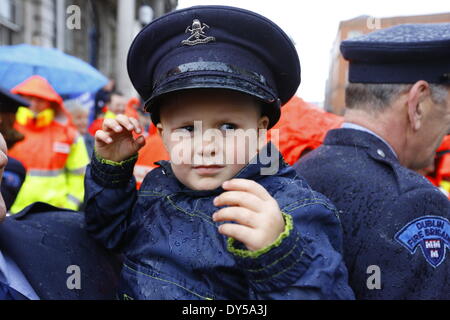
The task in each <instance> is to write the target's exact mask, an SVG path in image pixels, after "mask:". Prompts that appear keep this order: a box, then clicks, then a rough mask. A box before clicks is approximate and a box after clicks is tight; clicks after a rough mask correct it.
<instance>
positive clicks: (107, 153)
mask: <svg viewBox="0 0 450 320" xmlns="http://www.w3.org/2000/svg"><path fill="white" fill-rule="evenodd" d="M133 131H135V132H136V133H137V134H140V133H141V132H142V130H141V129H140V127H139V123H138V121H137V120H136V119H134V118H129V117H127V116H125V115H122V114H121V115H118V116H117V117H116V118H115V119H105V120H104V121H103V127H102V130H98V131H97V132H96V133H95V151H96V152H97V154H98V155H99V156H100V157H101V158H103V159H106V160H111V161H115V162H121V161H123V160H126V159H129V158H130V157H132V156H133V155H135V154H136V152H138V151H139V149H141V148H142V147H143V146H144V145H145V138H144V137H143V136H139V137H137V138H136V139H134V138H133Z"/></svg>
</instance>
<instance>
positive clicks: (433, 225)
mask: <svg viewBox="0 0 450 320" xmlns="http://www.w3.org/2000/svg"><path fill="white" fill-rule="evenodd" d="M395 240H397V241H398V242H400V244H402V245H403V246H404V247H406V248H407V249H408V251H409V252H410V253H411V254H414V253H415V252H416V249H417V247H418V246H420V249H421V250H422V253H423V255H424V257H425V259H426V260H427V262H428V263H429V264H430V265H431V266H432V267H433V268H436V267H438V266H439V265H440V264H441V263H442V262H443V261H444V260H445V253H446V252H445V251H446V247H447V248H449V249H450V223H449V221H448V220H447V219H445V218H443V217H439V216H423V217H420V218H418V219H415V220H413V221H411V222H409V223H408V224H407V225H406V226H404V227H403V228H402V229H401V230H400V231H399V232H397V234H396V235H395Z"/></svg>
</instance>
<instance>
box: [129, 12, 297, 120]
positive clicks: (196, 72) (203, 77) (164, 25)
mask: <svg viewBox="0 0 450 320" xmlns="http://www.w3.org/2000/svg"><path fill="white" fill-rule="evenodd" d="M127 66H128V74H129V76H130V79H131V82H132V83H133V85H134V87H135V88H136V90H137V91H138V93H139V94H140V95H141V97H142V98H143V99H144V101H145V109H146V110H147V111H149V112H150V113H151V115H152V120H153V122H155V123H157V122H158V121H159V119H158V112H157V108H156V107H155V105H156V104H157V103H156V102H157V100H158V98H160V97H162V96H163V95H164V94H167V93H170V92H174V91H180V90H186V89H196V88H219V89H229V90H235V91H239V92H243V93H246V94H249V95H252V96H254V97H256V98H257V99H259V100H260V101H262V102H264V103H265V104H264V108H263V113H264V114H266V115H267V116H268V117H269V119H270V124H269V126H270V127H271V126H273V125H274V124H275V123H276V122H277V121H278V119H279V117H280V106H281V105H283V104H285V103H286V102H287V101H289V99H290V98H291V97H292V96H293V95H294V94H295V92H296V91H297V88H298V86H299V84H300V62H299V58H298V55H297V51H296V49H295V46H294V44H293V43H292V41H291V40H290V39H289V37H288V36H287V35H286V33H284V32H283V30H281V28H280V27H278V26H277V25H276V24H275V23H273V22H272V21H270V20H269V19H267V18H265V17H263V16H261V15H259V14H256V13H254V12H251V11H248V10H244V9H240V8H234V7H227V6H196V7H191V8H187V9H182V10H178V11H174V12H171V13H169V14H166V15H164V16H162V17H160V18H158V19H156V20H154V21H153V22H151V23H150V24H149V25H147V26H146V27H145V28H144V29H143V30H142V31H141V32H140V33H139V34H138V35H137V37H136V38H135V40H134V42H133V43H132V45H131V48H130V51H129V53H128V63H127Z"/></svg>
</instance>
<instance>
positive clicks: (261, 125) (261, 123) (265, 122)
mask: <svg viewBox="0 0 450 320" xmlns="http://www.w3.org/2000/svg"><path fill="white" fill-rule="evenodd" d="M268 127H269V117H268V116H262V117H261V118H259V120H258V129H267V128H268Z"/></svg>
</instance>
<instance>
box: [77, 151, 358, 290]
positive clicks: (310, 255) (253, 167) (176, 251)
mask: <svg viewBox="0 0 450 320" xmlns="http://www.w3.org/2000/svg"><path fill="white" fill-rule="evenodd" d="M277 154H278V156H277V158H276V159H278V161H279V167H278V171H276V173H275V174H273V175H261V174H260V170H261V169H262V168H263V167H264V165H263V164H262V163H263V161H262V160H261V159H260V157H257V161H255V163H254V164H248V165H247V166H246V167H244V168H243V169H242V170H241V171H240V172H239V173H238V174H237V175H236V176H235V178H243V179H251V180H254V181H256V182H257V183H259V184H261V185H262V186H264V187H265V188H266V189H267V191H268V192H269V193H270V194H271V195H272V197H274V198H275V199H276V200H277V201H278V204H279V206H280V209H281V211H282V212H283V215H284V218H285V221H286V228H285V231H284V232H283V233H282V234H281V235H280V237H279V238H278V239H277V240H276V241H275V242H274V244H272V245H271V246H269V247H267V248H264V249H261V250H259V251H255V252H251V251H248V250H246V248H245V246H244V245H243V244H242V243H240V242H238V241H234V239H231V238H230V239H228V238H227V237H226V236H223V235H221V234H220V233H219V232H218V230H217V227H218V225H219V223H215V222H213V220H212V215H213V213H214V212H216V211H217V210H218V208H217V207H215V206H214V205H213V199H214V198H215V197H216V196H218V195H219V194H221V193H222V192H224V190H223V189H222V188H217V189H215V190H211V191H193V190H190V189H188V188H187V187H185V186H184V185H182V184H181V183H180V182H179V181H178V180H177V179H176V177H175V176H174V174H173V172H172V170H171V166H170V163H168V162H166V161H162V162H160V165H161V166H160V167H158V168H156V169H154V170H152V171H151V172H150V173H148V174H147V176H146V178H145V180H144V182H143V184H142V186H141V188H140V190H139V191H136V187H135V180H134V178H133V177H132V173H133V166H134V163H135V161H136V160H135V158H132V159H129V160H127V161H124V162H122V163H120V164H118V163H112V162H110V161H107V160H102V159H99V158H98V157H96V156H94V157H93V159H92V162H91V164H90V165H89V167H88V169H87V174H86V178H85V179H86V180H85V187H86V202H87V204H86V222H87V226H88V230H89V231H90V232H91V234H92V235H93V236H94V237H95V238H96V239H97V240H99V241H100V242H102V243H103V244H104V245H105V246H106V247H107V248H110V249H114V250H117V251H121V252H122V253H123V254H124V263H123V268H122V273H121V280H120V285H119V289H118V297H119V298H120V299H352V298H354V295H353V292H352V290H351V289H350V287H349V286H348V284H347V269H346V267H345V265H344V263H343V259H342V256H341V253H340V252H341V250H342V231H341V225H340V222H339V218H338V216H337V212H336V209H335V207H334V206H333V205H332V204H331V203H330V202H329V200H328V199H327V198H325V197H324V196H322V195H321V194H319V193H317V192H314V191H312V190H311V189H310V188H309V186H308V185H307V183H306V182H305V180H303V178H301V177H299V176H297V175H296V173H295V171H294V170H293V169H292V168H291V167H289V166H288V165H287V164H286V163H284V161H283V159H282V158H281V156H280V155H279V153H278V151H277ZM251 163H252V162H251Z"/></svg>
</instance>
